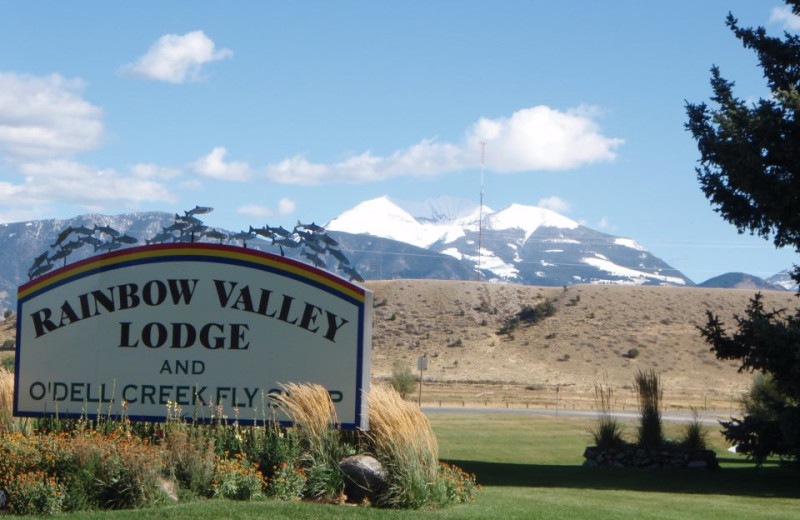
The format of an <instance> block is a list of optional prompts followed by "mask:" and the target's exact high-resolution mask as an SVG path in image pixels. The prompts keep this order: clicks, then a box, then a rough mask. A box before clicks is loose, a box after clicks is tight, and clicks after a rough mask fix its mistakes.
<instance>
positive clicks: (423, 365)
mask: <svg viewBox="0 0 800 520" xmlns="http://www.w3.org/2000/svg"><path fill="white" fill-rule="evenodd" d="M417 368H418V369H419V400H418V404H419V406H420V407H422V372H423V371H424V370H427V369H428V354H427V352H426V353H425V355H424V356H420V357H418V358H417Z"/></svg>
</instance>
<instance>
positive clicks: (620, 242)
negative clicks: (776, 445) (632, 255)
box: [614, 238, 647, 251]
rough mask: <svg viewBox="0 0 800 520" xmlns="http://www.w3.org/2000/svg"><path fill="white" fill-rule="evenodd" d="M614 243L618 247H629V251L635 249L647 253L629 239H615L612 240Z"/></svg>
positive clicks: (638, 244)
mask: <svg viewBox="0 0 800 520" xmlns="http://www.w3.org/2000/svg"><path fill="white" fill-rule="evenodd" d="M614 243H615V244H617V245H618V246H623V247H630V248H631V249H635V250H637V251H647V249H645V248H644V246H642V245H641V244H640V243H638V242H637V241H635V240H631V239H630V238H616V239H614Z"/></svg>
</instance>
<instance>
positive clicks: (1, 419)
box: [0, 367, 15, 431]
mask: <svg viewBox="0 0 800 520" xmlns="http://www.w3.org/2000/svg"><path fill="white" fill-rule="evenodd" d="M13 414H14V374H12V373H11V372H9V371H8V370H6V369H5V368H3V367H0V431H12V430H14V429H15V421H14V415H13Z"/></svg>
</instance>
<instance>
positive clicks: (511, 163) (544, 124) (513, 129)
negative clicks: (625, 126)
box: [467, 105, 624, 172]
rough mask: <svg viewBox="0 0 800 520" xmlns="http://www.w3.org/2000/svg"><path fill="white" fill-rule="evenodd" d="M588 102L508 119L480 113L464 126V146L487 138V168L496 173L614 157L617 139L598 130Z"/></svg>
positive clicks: (476, 145)
mask: <svg viewBox="0 0 800 520" xmlns="http://www.w3.org/2000/svg"><path fill="white" fill-rule="evenodd" d="M593 114H594V112H593V111H592V110H591V109H590V108H589V107H580V108H579V109H575V110H570V111H567V112H561V111H558V110H554V109H552V108H549V107H546V106H544V105H539V106H536V107H533V108H525V109H522V110H519V111H517V112H515V113H514V114H512V115H511V117H509V118H499V119H486V118H481V119H480V120H479V121H478V122H477V123H475V124H474V125H473V126H472V128H470V129H469V130H468V131H467V143H468V145H469V146H468V147H469V148H471V149H473V150H480V142H481V141H484V142H485V143H486V155H485V158H486V160H485V163H486V167H487V168H489V169H492V170H494V171H497V172H519V171H527V170H568V169H572V168H577V167H579V166H582V165H583V164H588V163H593V162H597V161H608V160H613V159H615V158H616V154H615V153H614V149H615V148H617V147H618V146H619V145H621V144H622V143H623V142H624V141H623V140H622V139H615V138H608V137H605V136H603V135H602V134H600V132H599V130H598V126H597V123H595V122H594V120H592V118H591V117H592V115H593Z"/></svg>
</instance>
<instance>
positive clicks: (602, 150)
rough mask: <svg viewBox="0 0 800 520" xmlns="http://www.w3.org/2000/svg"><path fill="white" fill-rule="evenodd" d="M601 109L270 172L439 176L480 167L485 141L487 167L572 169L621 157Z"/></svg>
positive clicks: (296, 161) (337, 178) (298, 162)
mask: <svg viewBox="0 0 800 520" xmlns="http://www.w3.org/2000/svg"><path fill="white" fill-rule="evenodd" d="M598 114H599V111H598V110H596V109H594V108H592V107H588V106H581V107H578V108H576V109H573V110H569V111H567V112H562V111H559V110H555V109H551V108H549V107H546V106H537V107H533V108H526V109H523V110H519V111H517V112H515V113H514V114H512V115H511V117H508V118H499V119H487V118H481V119H480V120H478V122H476V123H475V124H474V125H472V126H471V127H470V128H469V129H467V131H466V136H465V140H464V141H463V142H462V143H460V144H453V143H447V142H440V141H438V140H436V139H423V140H422V141H420V142H419V143H417V144H415V145H413V146H411V147H408V148H403V149H400V150H398V151H396V152H394V153H392V154H391V155H389V156H386V157H381V156H376V155H373V154H372V153H371V152H369V151H367V152H364V153H362V154H360V155H354V156H351V157H349V158H347V159H345V160H344V161H341V162H338V163H332V164H324V163H312V162H309V161H308V160H306V159H305V158H304V157H302V156H295V157H291V158H287V159H284V160H283V161H281V162H280V163H278V164H273V165H269V166H268V167H267V168H266V176H267V178H269V179H270V180H272V181H275V182H280V183H285V184H305V185H312V184H322V183H330V182H349V183H365V182H374V181H380V180H385V179H389V178H393V177H400V176H406V175H407V176H420V177H425V176H434V175H440V174H443V173H448V172H452V171H458V170H464V169H471V168H477V167H479V166H480V154H481V142H485V143H486V155H485V157H486V161H485V164H486V167H487V168H488V169H490V170H493V171H495V172H498V173H507V172H521V171H534V170H567V169H572V168H577V167H579V166H582V165H584V164H590V163H594V162H598V161H610V160H613V159H615V158H616V153H615V151H614V150H615V149H616V148H617V147H618V146H620V145H621V144H622V143H624V141H623V140H622V139H617V138H609V137H605V136H604V135H602V134H601V133H600V130H599V128H598V125H597V123H595V121H594V119H593V117H597V116H598Z"/></svg>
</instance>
